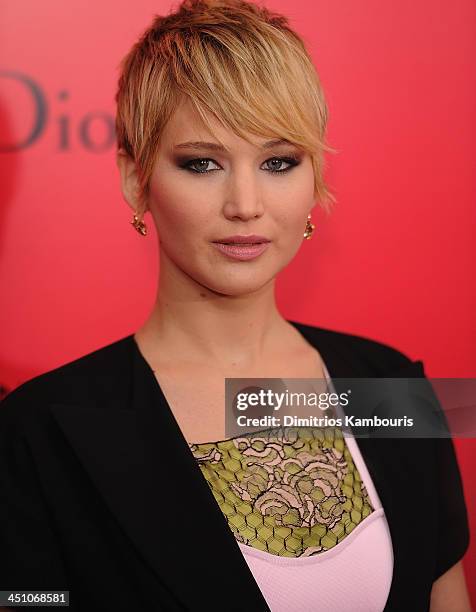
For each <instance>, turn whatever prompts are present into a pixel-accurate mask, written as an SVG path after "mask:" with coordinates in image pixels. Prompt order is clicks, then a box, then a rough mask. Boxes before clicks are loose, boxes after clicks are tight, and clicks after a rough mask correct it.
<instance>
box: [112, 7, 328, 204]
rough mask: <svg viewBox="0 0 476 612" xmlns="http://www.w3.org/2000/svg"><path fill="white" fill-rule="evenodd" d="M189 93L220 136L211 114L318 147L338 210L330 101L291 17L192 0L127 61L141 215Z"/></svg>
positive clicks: (319, 165) (322, 200) (147, 34)
mask: <svg viewBox="0 0 476 612" xmlns="http://www.w3.org/2000/svg"><path fill="white" fill-rule="evenodd" d="M184 96H185V97H186V98H188V99H189V100H190V101H191V102H192V104H193V107H194V108H195V109H196V110H197V112H198V113H199V115H200V116H201V118H202V119H203V121H204V123H205V125H206V126H207V127H208V128H209V130H210V132H211V133H212V134H213V130H212V128H211V126H210V123H209V121H208V118H207V115H206V112H204V111H208V112H210V113H211V114H212V115H213V116H214V117H216V118H217V119H218V120H219V121H220V122H221V123H222V124H223V125H224V126H225V127H228V128H230V129H231V130H233V132H234V133H235V134H237V135H239V136H241V137H242V138H244V139H245V140H247V141H248V142H249V138H248V137H247V134H246V132H249V133H251V134H254V135H258V136H268V135H269V136H271V137H276V138H285V139H287V140H288V141H290V142H292V143H293V144H295V145H297V146H299V147H301V148H302V149H303V150H304V151H305V152H307V153H309V154H310V156H311V159H312V165H313V169H314V197H315V198H316V199H317V200H318V201H319V204H320V205H321V206H322V207H323V209H324V210H326V211H327V212H329V211H330V208H331V205H332V203H334V202H335V201H336V200H335V198H334V196H333V195H332V194H331V193H330V191H329V190H328V188H327V186H326V184H325V181H324V177H323V171H324V166H325V160H324V155H323V153H324V151H329V152H333V153H334V152H336V151H335V150H334V149H332V148H331V147H329V146H328V145H327V144H326V143H325V137H326V126H327V119H328V110H327V105H326V101H325V98H324V93H323V90H322V87H321V83H320V79H319V76H318V74H317V72H316V69H315V67H314V65H313V63H312V60H311V58H310V56H309V54H308V53H307V51H306V48H305V45H304V42H303V41H302V39H301V38H300V37H299V35H298V34H296V33H295V32H294V31H293V30H292V29H291V28H290V26H289V23H288V20H287V18H286V17H284V16H282V15H279V14H277V13H274V12H271V11H270V10H268V9H267V8H265V7H263V6H259V5H257V4H253V3H251V2H246V1H245V0H183V1H182V2H181V4H180V5H179V7H178V9H177V10H176V11H175V12H174V13H170V14H169V15H167V16H164V17H163V16H160V15H156V16H155V17H154V19H153V21H152V23H151V25H150V26H149V27H148V28H147V29H146V30H145V31H144V33H143V34H142V35H141V37H140V38H139V40H138V41H137V42H136V43H135V44H134V45H133V47H132V48H131V50H130V51H129V53H128V54H127V55H126V56H125V57H124V58H123V60H122V61H121V63H120V76H119V81H118V88H117V93H116V97H115V100H116V103H117V113H116V137H117V147H118V149H121V148H122V149H124V151H125V152H126V153H127V154H128V155H129V156H130V157H131V158H132V159H133V160H134V161H135V163H136V168H137V171H138V183H139V188H138V194H137V196H138V201H139V208H138V210H139V211H140V210H142V211H145V210H146V209H147V199H148V195H149V180H150V176H151V174H152V170H153V167H154V165H155V161H156V158H157V153H158V147H159V141H160V137H161V133H162V131H163V129H164V127H165V125H166V123H167V122H168V120H169V119H170V118H171V116H172V114H173V112H174V110H175V109H176V108H177V107H178V105H179V103H180V101H181V100H182V99H183V97H184ZM217 140H219V139H218V138H217ZM222 144H223V143H222Z"/></svg>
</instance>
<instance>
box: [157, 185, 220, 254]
mask: <svg viewBox="0 0 476 612" xmlns="http://www.w3.org/2000/svg"><path fill="white" fill-rule="evenodd" d="M180 178H181V177H180V176H177V175H176V174H175V173H174V175H173V177H171V179H170V180H167V181H165V180H161V179H160V178H159V177H158V176H157V177H155V178H154V179H153V180H152V181H151V185H150V199H149V206H150V210H151V213H152V216H153V218H154V220H155V223H156V226H157V230H158V232H159V236H160V237H161V239H163V240H166V241H167V242H169V243H170V242H171V240H170V238H175V237H177V236H180V237H181V238H182V241H183V243H184V246H185V243H186V241H187V237H192V236H195V237H197V236H199V235H200V231H201V232H202V233H203V228H204V227H207V226H208V223H209V221H210V219H209V214H210V211H209V198H208V199H207V200H205V198H204V197H203V196H202V198H200V193H197V189H196V187H195V188H192V186H188V187H187V185H186V181H183V180H182V181H181V180H180ZM201 200H202V201H201ZM197 232H199V233H198V234H197Z"/></svg>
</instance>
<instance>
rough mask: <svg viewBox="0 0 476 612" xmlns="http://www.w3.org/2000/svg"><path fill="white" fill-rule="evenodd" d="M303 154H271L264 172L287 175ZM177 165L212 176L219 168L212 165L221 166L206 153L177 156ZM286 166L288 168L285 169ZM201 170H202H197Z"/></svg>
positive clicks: (266, 160)
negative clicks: (276, 166) (211, 166)
mask: <svg viewBox="0 0 476 612" xmlns="http://www.w3.org/2000/svg"><path fill="white" fill-rule="evenodd" d="M302 157H303V154H302V153H301V154H300V153H297V152H296V151H295V150H293V151H289V152H283V153H274V154H270V155H268V156H267V157H266V159H264V160H263V162H262V164H261V165H262V166H264V171H265V172H266V171H267V172H269V173H270V174H285V173H286V172H288V171H290V170H292V169H293V168H295V167H296V166H298V165H299V164H300V163H301V161H302ZM174 161H175V164H176V165H177V166H178V167H179V168H180V169H183V170H186V171H187V170H188V171H189V172H192V173H194V174H210V173H211V172H215V171H216V170H217V168H209V166H210V165H211V164H214V165H218V166H219V165H220V164H219V162H217V161H216V159H215V158H214V157H212V156H206V154H205V152H204V154H203V156H199V155H197V153H195V154H193V155H184V154H182V155H176V156H174ZM273 162H274V164H275V165H276V163H277V164H278V166H279V168H277V169H276V168H273ZM283 165H286V166H287V167H283ZM197 168H200V169H197Z"/></svg>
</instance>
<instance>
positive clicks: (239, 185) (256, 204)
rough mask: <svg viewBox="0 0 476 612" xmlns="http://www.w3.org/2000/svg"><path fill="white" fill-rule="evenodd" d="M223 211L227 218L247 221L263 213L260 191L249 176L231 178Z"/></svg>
mask: <svg viewBox="0 0 476 612" xmlns="http://www.w3.org/2000/svg"><path fill="white" fill-rule="evenodd" d="M223 212H224V215H225V217H226V218H227V219H230V220H236V219H240V220H241V221H248V220H249V219H253V218H256V217H261V216H262V215H263V213H264V203H263V198H262V195H261V192H260V190H259V188H258V186H257V185H256V183H255V182H254V181H253V180H252V179H250V178H249V176H241V177H240V178H236V179H235V180H234V181H233V180H232V185H231V187H230V189H229V191H228V193H227V196H226V200H225V204H224V206H223Z"/></svg>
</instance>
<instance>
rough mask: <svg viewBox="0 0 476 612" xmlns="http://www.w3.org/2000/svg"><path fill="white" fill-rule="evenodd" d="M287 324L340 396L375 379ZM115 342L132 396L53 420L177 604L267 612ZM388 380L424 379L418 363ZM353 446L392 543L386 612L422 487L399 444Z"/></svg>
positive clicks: (168, 415) (201, 486)
mask: <svg viewBox="0 0 476 612" xmlns="http://www.w3.org/2000/svg"><path fill="white" fill-rule="evenodd" d="M290 323H292V324H293V325H295V326H296V327H297V328H298V330H299V331H300V332H301V333H302V334H303V336H304V337H305V338H306V339H307V340H308V341H309V342H310V343H311V344H312V345H313V346H315V348H316V349H317V350H318V351H319V353H320V354H321V356H322V358H323V359H324V362H325V363H326V366H327V368H328V370H329V373H330V375H331V377H332V378H333V382H334V384H335V386H336V390H337V391H338V392H339V380H338V378H339V377H349V376H369V377H370V376H372V373H370V372H368V371H367V372H366V373H365V372H363V371H360V372H358V371H357V370H358V368H356V367H355V366H353V364H352V363H350V362H349V361H346V357H345V356H344V355H342V354H341V355H339V354H338V352H337V350H336V347H335V346H334V345H333V344H332V342H329V341H328V340H327V336H325V335H324V336H320V335H319V334H317V333H316V331H315V330H316V328H310V327H308V326H304V325H301V324H298V323H295V322H293V321H290ZM311 330H312V331H311ZM119 342H124V343H126V346H127V351H128V354H129V355H130V357H131V379H130V381H129V382H130V388H128V390H127V393H128V396H127V398H123V403H122V404H119V407H116V406H115V405H107V406H101V407H97V406H96V407H94V406H87V405H75V406H73V405H69V404H66V403H65V404H61V403H55V404H52V405H51V406H50V409H51V412H52V414H53V415H54V417H55V419H56V421H57V422H58V424H59V426H60V427H61V430H62V431H63V433H64V435H65V437H66V438H67V440H68V441H69V443H70V445H71V447H72V448H73V450H74V452H75V453H76V454H77V456H78V458H79V459H80V461H81V463H82V465H83V466H84V468H85V469H86V471H87V472H88V474H89V476H90V478H91V480H92V482H93V483H94V484H95V486H96V488H97V489H98V491H99V492H100V494H101V495H102V497H103V499H104V501H105V502H106V504H107V505H108V506H109V508H110V510H111V511H112V513H113V514H114V516H115V517H116V518H117V520H118V521H119V523H120V524H121V525H122V527H123V529H124V531H125V533H126V534H128V536H129V538H130V539H131V541H132V542H133V543H134V544H135V547H136V549H137V551H138V553H139V554H140V555H141V556H142V558H143V560H144V561H145V562H146V563H148V565H149V566H150V567H151V568H152V570H153V571H154V572H155V574H156V575H157V577H158V579H159V580H160V581H161V582H163V583H164V584H165V585H166V586H167V587H168V588H169V589H170V591H171V592H172V593H174V594H175V596H176V598H177V601H178V604H179V605H181V606H185V608H187V609H207V608H208V607H209V606H210V602H211V601H217V600H218V601H223V602H226V607H227V609H230V610H242V609H243V605H245V607H246V608H247V609H248V610H250V611H252V612H253V611H261V612H262V611H265V610H266V611H269V607H268V606H267V604H266V601H265V599H264V597H263V595H262V593H261V591H260V589H259V587H258V585H257V583H256V581H255V580H254V577H253V575H252V573H251V571H250V570H249V568H248V565H247V563H246V561H245V559H244V557H243V555H242V553H241V551H240V549H239V546H238V544H237V542H236V539H235V536H234V534H233V532H232V531H231V530H230V529H229V526H228V524H227V522H226V519H225V517H224V516H223V514H222V511H221V510H220V508H219V506H218V504H217V503H216V500H215V498H214V497H213V494H212V492H211V490H210V487H209V485H208V483H207V482H206V480H205V479H204V477H203V475H202V473H201V471H200V468H199V466H198V464H197V462H196V460H195V458H194V457H193V455H192V453H191V451H190V449H189V447H188V444H187V442H186V440H185V438H184V437H183V434H182V432H181V430H180V428H179V426H178V424H177V422H176V420H175V418H174V416H173V413H172V411H171V409H170V407H169V406H168V403H167V401H166V399H165V396H164V395H163V393H162V390H161V389H160V386H159V384H158V382H157V380H156V378H155V375H154V373H153V372H152V370H151V369H150V366H149V365H148V363H147V362H146V360H145V359H144V357H143V356H142V355H141V353H140V351H139V348H138V346H137V345H136V342H135V339H134V337H133V335H130V336H127V337H125V338H123V339H122V340H120V341H119ZM394 374H395V375H398V376H422V370H421V362H413V363H412V364H410V366H409V368H408V370H406V371H403V372H402V371H399V372H396V373H394ZM387 376H389V377H392V376H393V375H392V373H391V372H389V373H388V374H387ZM356 441H357V444H358V446H359V449H360V451H361V453H362V456H363V458H364V461H365V463H366V465H367V467H368V470H369V472H370V475H371V477H372V480H373V481H374V484H375V488H376V490H377V492H378V495H379V497H380V499H381V501H382V504H383V506H384V509H385V513H386V516H387V521H388V524H389V528H390V532H391V536H392V541H393V542H394V572H393V581H392V586H391V591H390V594H389V598H388V601H387V605H386V607H385V612H393V611H396V610H401V609H402V607H403V606H402V605H401V604H402V602H403V601H406V600H404V599H401V592H402V590H407V589H409V590H411V588H412V586H413V584H415V585H416V584H417V579H416V578H415V577H414V576H412V575H411V572H409V571H407V569H406V568H407V565H408V567H410V566H411V563H410V560H411V559H413V558H414V557H415V550H414V548H412V547H411V543H410V538H409V537H408V534H409V533H410V532H411V531H412V530H414V528H415V526H414V524H412V522H411V521H412V520H413V521H414V517H413V515H412V513H410V512H409V511H408V507H407V505H408V499H413V498H416V497H417V494H418V491H417V486H418V484H419V483H418V482H416V481H408V480H405V473H407V474H408V473H411V466H409V462H410V461H413V459H412V458H410V457H408V449H407V452H405V448H406V447H405V445H404V444H403V442H402V441H401V440H383V439H366V438H356ZM407 442H408V441H407ZM415 442H416V441H415ZM419 442H421V440H419ZM396 466H397V467H398V466H400V468H401V467H402V466H403V469H396ZM403 490H405V495H402V494H401V491H403ZM413 496H415V497H413ZM184 585H186V587H185V588H184ZM236 593H239V598H238V597H237V598H236V599H235V598H234V594H236ZM243 602H246V603H245V604H243ZM407 609H409V608H408V607H407Z"/></svg>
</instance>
